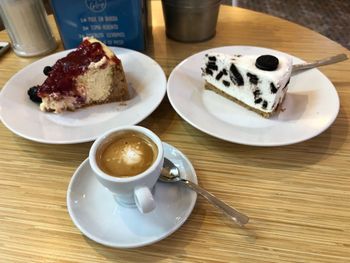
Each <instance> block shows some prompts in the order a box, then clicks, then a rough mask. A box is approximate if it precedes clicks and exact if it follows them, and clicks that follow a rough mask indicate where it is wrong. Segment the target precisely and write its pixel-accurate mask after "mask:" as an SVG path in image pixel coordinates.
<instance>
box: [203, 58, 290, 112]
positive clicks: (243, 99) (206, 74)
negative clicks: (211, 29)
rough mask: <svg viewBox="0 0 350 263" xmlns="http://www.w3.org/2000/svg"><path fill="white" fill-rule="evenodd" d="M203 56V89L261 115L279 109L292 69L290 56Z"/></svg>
mask: <svg viewBox="0 0 350 263" xmlns="http://www.w3.org/2000/svg"><path fill="white" fill-rule="evenodd" d="M204 59H205V67H204V68H202V76H203V78H204V80H205V88H206V89H209V90H213V91H215V92H216V93H218V94H220V95H222V96H224V97H226V98H228V99H230V100H232V101H235V102H237V103H238V104H240V105H242V106H244V107H246V108H247V109H249V110H251V111H254V112H256V113H258V114H260V115H262V116H263V117H265V118H268V117H270V116H271V115H273V114H274V113H276V112H278V111H279V110H280V109H281V107H280V105H281V103H282V102H283V99H284V97H285V95H286V92H287V89H288V83H289V79H290V76H291V72H292V60H291V59H290V58H287V57H284V56H278V57H276V56H272V55H263V56H254V55H227V54H222V53H209V54H206V55H205V58H204Z"/></svg>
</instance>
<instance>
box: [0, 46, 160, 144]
mask: <svg viewBox="0 0 350 263" xmlns="http://www.w3.org/2000/svg"><path fill="white" fill-rule="evenodd" d="M111 49H112V50H113V51H115V53H116V54H117V56H118V57H119V58H120V59H121V61H122V63H123V68H124V71H125V75H126V79H127V82H128V84H129V89H130V91H131V92H132V93H133V97H132V98H131V99H130V100H128V101H126V102H122V103H118V102H115V103H108V104H104V105H96V106H91V107H87V108H83V109H79V110H77V111H75V112H64V113H61V114H54V113H48V112H41V111H40V109H39V106H38V104H35V103H34V102H32V101H31V100H30V99H29V97H28V95H27V90H28V89H29V88H30V87H32V86H35V85H38V84H41V83H43V81H44V80H45V75H44V74H43V73H42V71H43V68H44V67H45V66H49V65H53V64H54V63H55V62H56V61H57V60H58V59H59V58H62V57H64V56H65V55H67V54H68V53H69V52H70V51H72V50H66V51H62V52H59V53H56V54H53V55H50V56H47V57H45V58H42V59H40V60H38V61H36V62H34V63H32V64H30V65H28V66H27V67H25V68H24V69H22V70H21V71H19V72H18V73H16V74H15V75H14V76H13V77H12V78H11V79H10V80H9V81H8V82H7V83H6V85H5V86H4V88H3V89H2V91H1V93H0V116H1V119H2V122H3V123H4V124H5V126H6V127H7V128H9V129H10V130H11V131H13V132H14V133H16V134H17V135H19V136H22V137H24V138H26V139H29V140H33V141H37V142H43V143H52V144H68V143H81V142H87V141H93V140H94V139H96V138H97V137H98V136H99V135H100V134H101V133H103V132H105V131H107V130H109V129H111V128H115V127H119V126H124V125H134V124H137V123H138V122H140V121H142V120H143V119H144V118H146V117H147V116H148V115H150V114H151V113H152V112H153V111H154V110H155V109H156V108H157V107H158V105H159V104H160V102H161V101H162V99H163V97H164V95H165V92H166V77H165V74H164V71H163V70H162V68H161V67H160V66H159V64H158V63H157V62H156V61H154V60H153V59H151V58H150V57H148V56H146V55H144V54H142V53H139V52H137V51H133V50H129V49H125V48H113V47H112V48H111Z"/></svg>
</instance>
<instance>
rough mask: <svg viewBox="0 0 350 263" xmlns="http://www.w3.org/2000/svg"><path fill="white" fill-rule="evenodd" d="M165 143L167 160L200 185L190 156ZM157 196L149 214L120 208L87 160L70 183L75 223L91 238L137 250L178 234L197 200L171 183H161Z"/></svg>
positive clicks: (70, 206)
mask: <svg viewBox="0 0 350 263" xmlns="http://www.w3.org/2000/svg"><path fill="white" fill-rule="evenodd" d="M163 144H164V150H165V157H167V158H168V159H170V160H171V161H172V162H174V163H175V165H176V166H177V167H178V168H179V169H180V173H181V175H182V177H183V178H186V179H188V180H191V181H192V182H194V183H197V176H196V172H195V170H194V169H193V166H192V164H191V162H190V161H189V160H188V159H187V158H186V156H185V155H183V154H182V153H181V152H180V151H179V150H177V149H176V148H174V147H172V146H171V145H169V144H167V143H163ZM154 196H155V200H156V209H155V210H153V211H152V212H150V213H148V214H141V213H140V212H139V211H138V210H137V208H127V207H123V206H120V205H119V204H117V203H116V202H115V201H114V200H113V197H112V195H111V193H110V192H109V191H108V190H107V189H106V188H104V187H103V186H102V185H101V184H100V183H99V182H98V181H97V179H96V178H95V175H94V173H93V172H92V170H91V168H90V164H89V161H88V159H86V160H85V161H84V162H83V163H82V164H81V165H80V166H79V168H78V169H77V170H76V171H75V173H74V175H73V177H72V179H71V181H70V183H69V186H68V191H67V207H68V212H69V215H70V216H71V218H72V220H73V222H74V224H75V225H76V226H77V228H78V229H79V230H80V231H81V232H82V233H83V234H84V235H86V236H87V237H89V238H90V239H92V240H94V241H96V242H97V243H100V244H103V245H106V246H110V247H117V248H134V247H141V246H145V245H149V244H152V243H154V242H157V241H159V240H162V239H164V238H165V237H167V236H169V235H170V234H172V233H173V232H174V231H176V230H177V229H178V228H179V227H180V226H181V225H182V224H183V223H184V222H185V221H186V219H187V218H188V217H189V215H190V214H191V212H192V209H193V207H194V205H195V203H196V199H197V194H196V193H195V192H194V191H191V190H189V189H187V188H185V187H183V186H181V185H178V184H170V183H157V184H156V186H155V188H154Z"/></svg>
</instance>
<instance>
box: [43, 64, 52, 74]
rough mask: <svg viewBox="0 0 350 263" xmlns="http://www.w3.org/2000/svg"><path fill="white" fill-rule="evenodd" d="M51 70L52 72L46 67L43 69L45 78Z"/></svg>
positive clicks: (50, 68)
mask: <svg viewBox="0 0 350 263" xmlns="http://www.w3.org/2000/svg"><path fill="white" fill-rule="evenodd" d="M51 70H52V67H50V66H46V67H45V68H44V70H43V72H44V74H45V75H46V76H48V75H49V73H50V71H51Z"/></svg>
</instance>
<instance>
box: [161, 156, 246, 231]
mask: <svg viewBox="0 0 350 263" xmlns="http://www.w3.org/2000/svg"><path fill="white" fill-rule="evenodd" d="M159 180H160V181H161V182H166V183H182V184H183V185H185V186H187V187H189V188H191V189H192V190H194V191H195V192H197V193H198V194H200V195H202V196H203V197H204V198H205V199H207V200H208V201H209V202H210V203H211V204H213V205H214V206H215V207H217V208H219V209H220V210H221V211H222V212H223V213H224V214H225V215H226V216H228V217H229V218H230V219H232V220H233V221H234V222H235V223H237V224H238V225H240V226H243V225H245V224H246V223H248V221H249V218H248V217H247V216H246V215H244V214H242V213H240V212H238V211H237V210H236V209H234V208H232V207H231V206H229V205H228V204H226V203H224V202H223V201H221V200H219V199H218V198H217V197H215V196H214V195H212V194H211V193H209V192H208V191H206V190H204V189H203V188H202V187H200V186H198V185H196V184H195V183H192V182H191V181H188V180H186V179H182V178H181V177H180V171H179V169H178V168H177V167H176V166H175V165H174V164H173V163H172V162H171V161H170V160H168V159H167V158H164V164H163V168H162V171H161V175H160V177H159Z"/></svg>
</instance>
